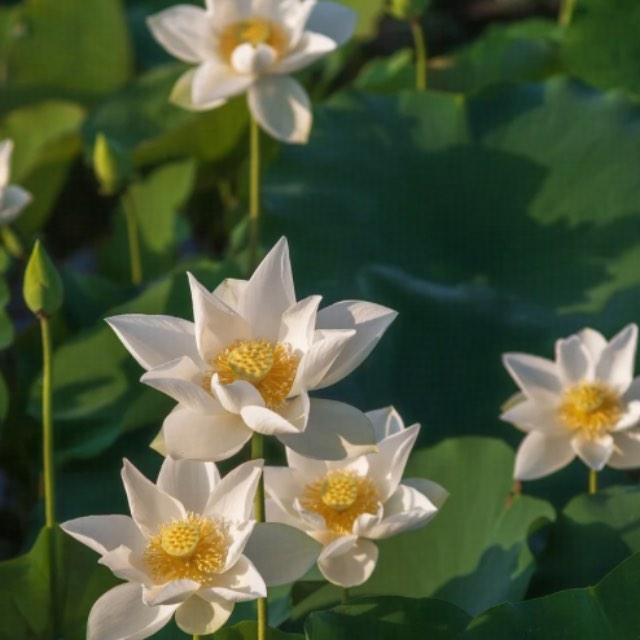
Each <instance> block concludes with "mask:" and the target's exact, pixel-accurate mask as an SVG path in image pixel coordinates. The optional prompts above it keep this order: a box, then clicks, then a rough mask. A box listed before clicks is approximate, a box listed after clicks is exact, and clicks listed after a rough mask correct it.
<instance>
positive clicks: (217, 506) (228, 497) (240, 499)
mask: <svg viewBox="0 0 640 640" xmlns="http://www.w3.org/2000/svg"><path fill="white" fill-rule="evenodd" d="M262 466H263V461H262V460H250V461H249V462H245V463H244V464H241V465H240V466H239V467H236V468H235V469H234V470H233V471H231V472H230V473H228V474H227V475H226V476H225V477H224V478H223V479H222V480H221V481H220V482H219V483H218V484H217V485H216V487H215V488H214V490H213V491H212V493H211V495H210V496H209V500H208V501H207V506H206V507H205V510H204V513H205V514H207V515H210V516H219V517H221V518H225V519H227V520H232V521H235V522H245V521H246V520H249V518H250V517H251V514H252V512H253V499H254V497H255V493H256V489H257V488H258V481H259V480H260V475H261V474H262Z"/></svg>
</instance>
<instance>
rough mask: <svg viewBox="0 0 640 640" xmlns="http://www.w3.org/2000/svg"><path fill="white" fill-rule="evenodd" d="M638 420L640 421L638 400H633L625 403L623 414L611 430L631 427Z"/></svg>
mask: <svg viewBox="0 0 640 640" xmlns="http://www.w3.org/2000/svg"><path fill="white" fill-rule="evenodd" d="M638 422H640V401H638V400H634V401H633V402H630V403H629V404H628V405H627V408H626V411H625V413H624V415H623V416H622V418H620V420H618V422H617V423H616V426H615V427H614V429H613V431H616V432H619V431H626V430H627V429H632V428H633V427H635V426H637V425H638Z"/></svg>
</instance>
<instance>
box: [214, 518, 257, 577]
mask: <svg viewBox="0 0 640 640" xmlns="http://www.w3.org/2000/svg"><path fill="white" fill-rule="evenodd" d="M256 524H257V523H256V521H255V520H248V521H247V522H240V523H232V524H231V525H229V526H228V527H227V532H228V533H229V535H230V537H231V544H230V545H229V549H228V550H227V558H226V561H225V563H224V567H223V569H222V573H226V572H227V571H230V570H231V569H232V568H233V567H234V566H235V564H236V562H238V560H240V558H241V557H242V554H243V553H244V549H245V547H246V546H247V542H249V538H251V534H252V533H253V529H254V528H255V526H256Z"/></svg>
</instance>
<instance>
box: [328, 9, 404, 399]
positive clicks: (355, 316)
mask: <svg viewBox="0 0 640 640" xmlns="http://www.w3.org/2000/svg"><path fill="white" fill-rule="evenodd" d="M321 4H323V3H321ZM397 316H398V314H397V312H396V311H393V310H392V309H389V308H387V307H383V306H382V305H379V304H373V303H371V302H362V301H359V300H345V301H343V302H338V303H337V304H333V305H331V306H330V307H327V308H326V309H321V310H320V312H319V313H318V325H317V327H318V329H351V330H354V331H355V332H356V333H355V336H354V337H353V338H351V340H350V341H349V342H348V344H347V345H346V346H345V348H344V349H343V350H342V352H341V354H340V356H339V357H338V358H337V360H336V361H335V362H334V364H333V366H332V367H331V369H330V370H329V371H328V373H327V374H326V375H325V377H324V379H323V380H322V383H321V384H320V385H319V386H318V387H317V388H319V389H322V388H324V387H328V386H330V385H332V384H335V383H336V382H338V381H339V380H342V379H343V378H344V377H346V376H347V375H349V374H350V373H351V372H352V371H354V370H355V369H356V368H357V367H359V366H360V365H361V364H362V362H364V360H365V359H366V358H367V356H368V355H369V354H370V353H371V351H373V349H374V347H375V346H376V345H377V344H378V342H379V340H380V338H382V336H383V335H384V333H385V331H386V330H387V329H388V328H389V325H391V323H392V322H393V321H394V320H395V319H396V317H397Z"/></svg>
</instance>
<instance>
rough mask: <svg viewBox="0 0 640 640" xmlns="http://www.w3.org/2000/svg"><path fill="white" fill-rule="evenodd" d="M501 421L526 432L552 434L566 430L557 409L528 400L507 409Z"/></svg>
mask: <svg viewBox="0 0 640 640" xmlns="http://www.w3.org/2000/svg"><path fill="white" fill-rule="evenodd" d="M500 419H501V420H504V421H505V422H510V423H511V424H513V425H514V426H516V427H517V428H518V429H520V430H521V431H525V432H527V431H534V430H539V431H545V432H547V433H550V434H551V433H553V432H554V431H560V430H562V431H564V430H566V427H564V426H563V425H561V424H560V423H559V422H558V418H557V408H556V407H554V406H552V405H549V404H545V403H539V402H536V401H535V400H529V399H527V398H525V399H524V400H522V401H521V402H518V403H517V404H514V405H513V406H512V407H510V408H509V409H507V410H506V411H505V412H504V413H503V414H502V415H501V416H500Z"/></svg>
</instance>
